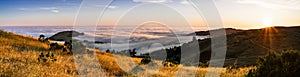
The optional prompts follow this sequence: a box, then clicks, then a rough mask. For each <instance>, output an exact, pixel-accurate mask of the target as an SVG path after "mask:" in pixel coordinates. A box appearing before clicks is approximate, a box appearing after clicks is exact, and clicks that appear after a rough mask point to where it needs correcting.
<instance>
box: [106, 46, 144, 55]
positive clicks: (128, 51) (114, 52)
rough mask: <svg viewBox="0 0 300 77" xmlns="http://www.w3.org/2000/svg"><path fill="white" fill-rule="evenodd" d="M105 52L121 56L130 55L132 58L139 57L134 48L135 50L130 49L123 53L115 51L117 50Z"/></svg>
mask: <svg viewBox="0 0 300 77" xmlns="http://www.w3.org/2000/svg"><path fill="white" fill-rule="evenodd" d="M105 52H106V53H113V54H121V55H126V54H129V56H131V57H138V56H137V55H136V54H137V50H136V48H134V49H128V50H123V51H115V50H112V51H110V50H109V49H107V50H106V51H105Z"/></svg>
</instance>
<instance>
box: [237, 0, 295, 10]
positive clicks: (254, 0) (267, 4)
mask: <svg viewBox="0 0 300 77" xmlns="http://www.w3.org/2000/svg"><path fill="white" fill-rule="evenodd" d="M235 2H236V3H240V4H255V5H259V6H262V7H264V8H272V9H290V10H300V8H299V7H300V5H299V4H300V1H299V0H236V1H235Z"/></svg>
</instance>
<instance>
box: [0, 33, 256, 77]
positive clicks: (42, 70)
mask: <svg viewBox="0 0 300 77" xmlns="http://www.w3.org/2000/svg"><path fill="white" fill-rule="evenodd" d="M0 42H1V44H0V45H1V46H0V55H1V56H0V76H1V77H2V76H63V77H65V76H79V74H78V72H77V69H76V67H75V63H74V59H73V55H68V54H66V53H64V52H62V50H54V51H51V52H52V53H53V54H54V57H55V58H56V59H57V61H55V62H38V60H37V59H38V57H39V55H40V53H41V52H44V53H46V52H47V51H49V48H50V47H49V45H48V43H43V42H40V41H38V40H37V39H36V38H32V37H25V36H21V35H17V34H13V33H10V32H5V31H0ZM93 53H94V54H95V55H96V56H97V58H98V60H99V64H100V66H101V68H102V71H103V72H105V75H107V76H141V75H144V74H148V75H150V74H151V75H150V76H152V77H170V76H175V75H176V73H177V71H178V69H179V68H182V69H183V70H182V71H183V73H189V72H190V71H192V69H193V68H196V69H197V74H196V76H198V77H202V76H205V73H206V71H207V68H205V67H203V68H201V67H199V68H198V67H187V66H181V65H179V66H175V67H163V68H162V69H161V70H159V71H158V70H147V71H137V72H136V73H135V74H128V73H126V72H125V71H123V70H122V69H121V68H120V67H119V66H118V65H117V63H116V61H115V59H114V57H119V58H122V59H129V60H130V59H131V58H130V57H125V56H120V55H113V54H110V53H105V52H101V51H99V50H93ZM83 56H84V58H88V57H86V56H87V55H83ZM131 60H133V61H134V62H136V63H137V64H140V61H141V58H133V59H131ZM154 63H155V64H157V65H158V66H163V65H162V64H161V61H154ZM87 64H88V63H87ZM125 64H126V63H125ZM126 66H128V68H129V67H130V66H131V65H130V64H128V65H125V66H123V67H126ZM141 67H142V68H144V67H145V65H141ZM253 68H254V67H245V68H239V69H236V70H230V71H229V70H228V69H226V68H222V69H223V70H222V76H230V77H232V76H234V77H236V76H244V75H245V74H247V73H248V71H249V69H253ZM85 70H86V71H89V69H85ZM82 75H83V76H89V75H91V74H89V72H87V73H83V74H82Z"/></svg>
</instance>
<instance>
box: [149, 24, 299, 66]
mask: <svg viewBox="0 0 300 77" xmlns="http://www.w3.org/2000/svg"><path fill="white" fill-rule="evenodd" d="M218 30H222V29H218ZM223 30H224V29H223ZM225 30H226V34H227V35H226V37H227V52H226V61H225V66H228V65H232V64H233V63H234V62H235V61H236V60H237V62H238V65H239V66H248V65H255V64H256V60H257V58H258V57H260V56H264V55H266V54H267V53H268V51H275V52H278V53H281V52H282V51H283V50H289V49H295V50H300V27H298V26H297V27H269V28H262V29H252V30H237V29H232V28H226V29H225ZM212 31H216V30H212ZM196 34H197V35H200V36H202V35H209V31H199V32H196ZM198 42H199V46H200V47H199V48H200V49H201V50H200V51H201V58H200V59H201V60H200V62H207V61H208V60H209V59H210V55H211V40H210V39H204V40H198ZM190 45H193V44H192V43H186V44H183V45H182V46H185V47H188V46H190ZM180 48H181V46H180V47H174V48H170V49H169V50H171V51H169V53H171V54H172V55H168V59H172V60H180V59H176V58H180ZM172 50H173V51H174V50H175V52H172ZM158 52H160V51H157V52H153V54H155V53H158ZM184 52H185V51H184ZM190 55H191V56H192V55H195V53H190ZM174 58H175V59H174Z"/></svg>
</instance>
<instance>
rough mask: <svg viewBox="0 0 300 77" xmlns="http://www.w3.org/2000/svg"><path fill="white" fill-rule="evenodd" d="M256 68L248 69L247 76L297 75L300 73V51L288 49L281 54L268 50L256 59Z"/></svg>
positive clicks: (279, 76)
mask: <svg viewBox="0 0 300 77" xmlns="http://www.w3.org/2000/svg"><path fill="white" fill-rule="evenodd" d="M257 63H258V66H257V69H252V70H250V71H249V73H248V75H247V77H297V76H299V75H300V73H299V72H300V66H299V65H300V53H299V52H298V51H295V50H288V51H285V52H283V53H281V54H276V53H274V52H270V53H269V54H268V55H266V56H265V57H262V58H260V59H259V60H258V62H257Z"/></svg>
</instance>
